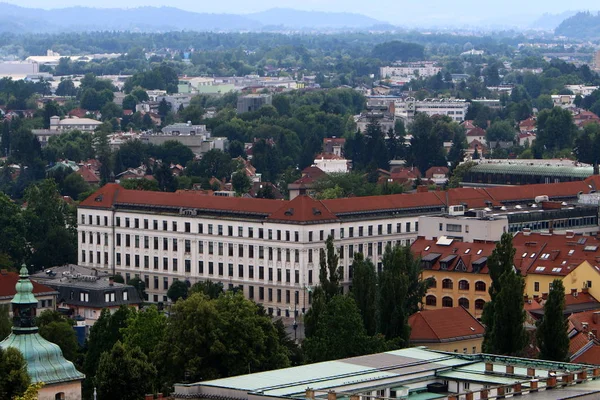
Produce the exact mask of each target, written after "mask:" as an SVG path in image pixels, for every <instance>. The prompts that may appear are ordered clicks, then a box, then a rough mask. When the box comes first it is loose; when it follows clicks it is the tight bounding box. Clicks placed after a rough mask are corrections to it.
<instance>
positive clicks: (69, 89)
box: [56, 79, 77, 96]
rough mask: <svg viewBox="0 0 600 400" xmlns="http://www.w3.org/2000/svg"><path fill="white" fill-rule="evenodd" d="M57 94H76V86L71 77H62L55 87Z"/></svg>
mask: <svg viewBox="0 0 600 400" xmlns="http://www.w3.org/2000/svg"><path fill="white" fill-rule="evenodd" d="M56 95H57V96H76V95H77V88H76V87H75V84H74V83H73V81H72V80H71V79H63V80H61V81H60V82H59V84H58V87H57V88H56Z"/></svg>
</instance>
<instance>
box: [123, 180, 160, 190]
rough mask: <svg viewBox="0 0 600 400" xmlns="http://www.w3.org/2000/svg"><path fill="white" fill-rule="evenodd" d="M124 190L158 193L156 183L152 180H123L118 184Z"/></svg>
mask: <svg viewBox="0 0 600 400" xmlns="http://www.w3.org/2000/svg"><path fill="white" fill-rule="evenodd" d="M119 185H121V186H122V187H123V188H124V189H130V190H148V191H151V192H158V191H160V189H159V187H158V182H157V181H155V180H154V179H146V178H141V179H138V178H133V179H123V180H121V181H120V182H119Z"/></svg>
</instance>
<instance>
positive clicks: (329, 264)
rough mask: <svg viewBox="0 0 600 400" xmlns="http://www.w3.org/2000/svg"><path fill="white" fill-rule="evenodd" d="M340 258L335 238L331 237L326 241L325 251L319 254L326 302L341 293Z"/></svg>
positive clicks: (320, 273) (321, 283) (321, 281)
mask: <svg viewBox="0 0 600 400" xmlns="http://www.w3.org/2000/svg"><path fill="white" fill-rule="evenodd" d="M339 258H340V257H339V256H338V255H337V254H336V248H335V244H334V241H333V236H331V235H329V236H327V240H326V241H325V251H324V250H323V249H321V250H320V253H319V282H320V286H321V288H322V289H323V294H324V295H325V301H326V302H328V301H329V300H331V299H332V298H333V296H335V295H336V294H338V293H339V292H340V271H339Z"/></svg>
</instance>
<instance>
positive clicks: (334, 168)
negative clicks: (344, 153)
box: [315, 156, 350, 174]
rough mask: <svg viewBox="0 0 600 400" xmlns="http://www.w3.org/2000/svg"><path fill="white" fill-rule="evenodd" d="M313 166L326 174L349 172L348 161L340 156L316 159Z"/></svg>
mask: <svg viewBox="0 0 600 400" xmlns="http://www.w3.org/2000/svg"><path fill="white" fill-rule="evenodd" d="M315 166H316V167H318V168H319V169H320V170H321V171H323V172H325V173H327V174H330V173H335V172H343V173H346V172H350V169H349V168H348V160H346V159H345V158H342V157H340V156H335V157H327V158H325V157H321V158H318V159H316V160H315Z"/></svg>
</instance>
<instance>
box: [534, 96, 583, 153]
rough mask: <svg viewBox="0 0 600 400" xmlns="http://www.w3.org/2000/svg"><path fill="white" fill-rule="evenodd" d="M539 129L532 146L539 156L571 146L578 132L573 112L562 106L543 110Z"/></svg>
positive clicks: (539, 118)
mask: <svg viewBox="0 0 600 400" xmlns="http://www.w3.org/2000/svg"><path fill="white" fill-rule="evenodd" d="M537 129H538V131H537V135H536V139H535V141H534V142H533V146H532V149H533V152H534V154H536V155H537V156H540V155H543V154H545V153H547V152H548V153H550V154H552V153H551V152H553V151H558V150H561V149H565V148H570V147H571V146H572V144H573V140H574V139H575V135H576V133H577V127H576V126H575V124H574V123H573V116H572V115H571V112H570V111H569V110H564V109H562V108H560V107H554V108H553V109H551V110H543V111H541V112H540V113H539V114H538V118H537Z"/></svg>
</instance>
